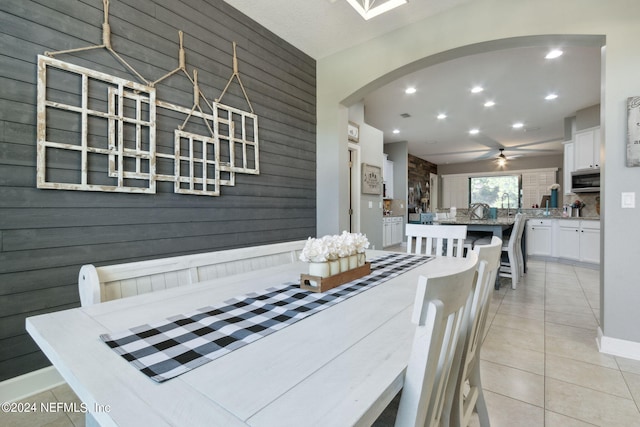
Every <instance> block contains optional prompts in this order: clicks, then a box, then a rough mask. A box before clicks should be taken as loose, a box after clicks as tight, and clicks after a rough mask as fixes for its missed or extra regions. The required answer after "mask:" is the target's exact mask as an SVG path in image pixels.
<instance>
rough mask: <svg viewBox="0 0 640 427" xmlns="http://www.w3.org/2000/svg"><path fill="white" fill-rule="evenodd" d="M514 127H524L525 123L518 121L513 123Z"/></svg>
mask: <svg viewBox="0 0 640 427" xmlns="http://www.w3.org/2000/svg"><path fill="white" fill-rule="evenodd" d="M511 127H512V128H514V129H522V128H523V127H524V123H522V122H517V123H514V124H512V125H511Z"/></svg>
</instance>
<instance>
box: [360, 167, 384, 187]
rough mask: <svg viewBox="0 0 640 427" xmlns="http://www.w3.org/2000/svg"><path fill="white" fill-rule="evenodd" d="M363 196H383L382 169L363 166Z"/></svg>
mask: <svg viewBox="0 0 640 427" xmlns="http://www.w3.org/2000/svg"><path fill="white" fill-rule="evenodd" d="M362 194H382V169H381V168H379V167H378V166H373V165H368V164H366V163H363V164H362Z"/></svg>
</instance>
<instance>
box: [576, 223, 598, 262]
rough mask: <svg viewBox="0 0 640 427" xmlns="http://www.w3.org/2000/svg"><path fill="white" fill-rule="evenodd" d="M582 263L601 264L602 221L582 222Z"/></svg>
mask: <svg viewBox="0 0 640 427" xmlns="http://www.w3.org/2000/svg"><path fill="white" fill-rule="evenodd" d="M580 261H583V262H590V263H593V264H600V221H580Z"/></svg>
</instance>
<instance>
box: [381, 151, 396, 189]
mask: <svg viewBox="0 0 640 427" xmlns="http://www.w3.org/2000/svg"><path fill="white" fill-rule="evenodd" d="M382 181H383V182H384V188H385V189H384V195H383V197H384V198H385V199H393V162H392V161H391V160H389V159H388V158H387V154H385V155H384V164H383V167H382Z"/></svg>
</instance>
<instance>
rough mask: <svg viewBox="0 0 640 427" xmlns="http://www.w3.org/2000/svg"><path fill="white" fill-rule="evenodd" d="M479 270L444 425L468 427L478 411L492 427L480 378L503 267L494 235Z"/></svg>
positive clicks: (484, 425)
mask: <svg viewBox="0 0 640 427" xmlns="http://www.w3.org/2000/svg"><path fill="white" fill-rule="evenodd" d="M473 251H474V252H475V253H476V254H477V255H478V269H477V275H476V281H475V287H474V289H473V299H472V302H471V304H470V306H469V313H468V315H467V316H465V317H466V319H467V321H466V324H465V328H464V330H463V331H462V333H461V336H460V339H459V341H458V349H457V352H456V359H454V366H455V365H458V366H460V368H459V371H458V375H450V376H449V384H448V385H447V395H446V399H445V404H444V409H443V412H442V422H441V425H443V426H451V427H466V426H468V425H469V421H470V419H471V414H472V413H473V410H474V409H475V410H476V412H477V413H478V417H479V419H480V426H481V427H489V412H488V410H487V405H486V403H485V400H484V394H483V392H482V382H481V379H480V348H481V344H482V339H483V334H484V329H485V325H486V321H487V313H488V310H489V305H490V303H491V298H490V294H491V289H492V288H493V283H495V280H496V275H497V274H498V269H499V268H500V255H501V254H502V240H501V239H500V238H499V237H496V236H493V237H492V239H491V242H490V244H488V245H478V246H476V247H475V248H474V249H473Z"/></svg>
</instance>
